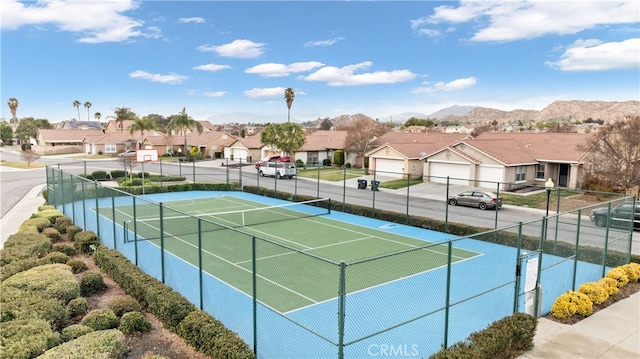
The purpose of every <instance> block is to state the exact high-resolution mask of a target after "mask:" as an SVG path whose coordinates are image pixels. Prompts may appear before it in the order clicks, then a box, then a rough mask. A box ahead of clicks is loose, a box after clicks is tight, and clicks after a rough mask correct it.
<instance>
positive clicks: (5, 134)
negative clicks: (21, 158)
mask: <svg viewBox="0 0 640 359" xmlns="http://www.w3.org/2000/svg"><path fill="white" fill-rule="evenodd" d="M12 139H13V129H12V128H11V126H9V125H8V124H7V123H6V122H5V121H2V122H0V140H1V141H2V143H4V144H9V143H11V140H12Z"/></svg>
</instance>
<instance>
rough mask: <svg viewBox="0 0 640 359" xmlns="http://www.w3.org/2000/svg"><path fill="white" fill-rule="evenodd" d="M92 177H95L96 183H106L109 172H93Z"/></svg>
mask: <svg viewBox="0 0 640 359" xmlns="http://www.w3.org/2000/svg"><path fill="white" fill-rule="evenodd" d="M91 177H93V179H94V180H96V181H104V180H106V179H107V172H106V171H93V172H92V173H91Z"/></svg>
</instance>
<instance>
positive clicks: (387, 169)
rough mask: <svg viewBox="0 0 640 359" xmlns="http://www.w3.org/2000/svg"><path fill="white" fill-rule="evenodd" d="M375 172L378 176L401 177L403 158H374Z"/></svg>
mask: <svg viewBox="0 0 640 359" xmlns="http://www.w3.org/2000/svg"><path fill="white" fill-rule="evenodd" d="M376 172H377V173H376V174H377V175H378V176H386V177H397V178H402V175H403V174H404V160H390V159H382V158H378V159H376Z"/></svg>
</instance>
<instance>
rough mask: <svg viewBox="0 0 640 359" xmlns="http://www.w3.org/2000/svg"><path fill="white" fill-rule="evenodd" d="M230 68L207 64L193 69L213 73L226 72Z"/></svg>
mask: <svg viewBox="0 0 640 359" xmlns="http://www.w3.org/2000/svg"><path fill="white" fill-rule="evenodd" d="M230 68H231V66H229V65H218V64H205V65H198V66H195V67H193V69H194V70H202V71H211V72H215V71H220V70H226V69H230Z"/></svg>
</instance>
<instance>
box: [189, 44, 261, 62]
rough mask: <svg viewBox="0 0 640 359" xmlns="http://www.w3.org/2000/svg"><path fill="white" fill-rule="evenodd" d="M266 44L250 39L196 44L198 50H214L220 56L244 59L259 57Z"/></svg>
mask: <svg viewBox="0 0 640 359" xmlns="http://www.w3.org/2000/svg"><path fill="white" fill-rule="evenodd" d="M265 46H266V44H264V43H258V42H253V41H251V40H244V39H241V40H234V41H233V42H230V43H228V44H224V45H219V46H216V45H201V46H198V48H197V49H198V50H200V51H202V52H215V53H217V54H218V55H220V56H225V57H238V58H244V59H250V58H255V57H259V56H260V55H262V53H263V52H264V50H263V49H264V47H265Z"/></svg>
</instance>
